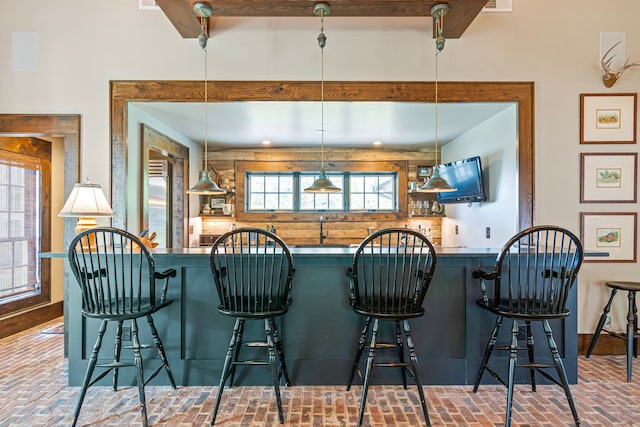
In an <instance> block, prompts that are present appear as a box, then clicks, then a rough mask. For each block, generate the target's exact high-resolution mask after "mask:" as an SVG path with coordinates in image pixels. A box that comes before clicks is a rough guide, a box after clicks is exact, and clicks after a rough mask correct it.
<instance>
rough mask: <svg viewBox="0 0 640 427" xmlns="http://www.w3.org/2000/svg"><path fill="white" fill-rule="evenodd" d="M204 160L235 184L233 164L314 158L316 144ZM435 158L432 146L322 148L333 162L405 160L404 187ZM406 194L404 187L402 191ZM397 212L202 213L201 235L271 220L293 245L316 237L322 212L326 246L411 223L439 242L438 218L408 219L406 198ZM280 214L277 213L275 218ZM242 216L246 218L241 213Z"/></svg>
mask: <svg viewBox="0 0 640 427" xmlns="http://www.w3.org/2000/svg"><path fill="white" fill-rule="evenodd" d="M208 155H209V163H210V164H211V165H212V166H213V168H214V169H215V170H216V171H217V173H218V177H217V179H218V181H219V182H221V181H224V180H228V181H229V182H231V183H232V185H234V183H235V182H236V181H242V180H241V179H238V180H237V179H236V173H237V170H236V166H235V165H236V162H237V161H240V160H242V161H259V162H265V161H272V162H283V161H318V159H319V158H320V147H315V148H305V149H295V150H292V149H278V148H270V149H251V150H239V149H234V150H221V151H215V150H214V151H212V150H211V149H209V153H208ZM434 160H435V153H434V151H433V149H425V150H389V149H345V148H331V149H326V148H325V163H331V162H332V161H333V162H338V161H339V162H345V161H347V162H350V161H353V162H363V161H367V162H372V161H377V162H396V161H401V162H404V164H406V165H407V166H406V168H407V170H406V171H405V172H406V173H403V176H406V179H404V181H405V182H400V183H399V184H400V185H401V186H404V188H405V189H406V188H407V187H408V183H409V182H411V181H415V180H416V173H417V169H418V166H429V165H431V164H433V162H434ZM239 193H242V194H243V192H240V191H239ZM403 194H405V195H406V191H405V192H403ZM430 197H431V198H433V197H434V196H430V195H420V198H423V199H424V198H430ZM242 203H243V201H242V200H236V201H235V204H236V205H241V204H242ZM400 205H401V206H402V207H401V211H400V212H399V213H398V215H393V218H386V219H384V220H378V219H373V215H370V214H369V215H368V214H367V213H361V214H353V215H337V214H335V213H326V214H323V213H318V214H317V215H312V216H311V217H308V218H305V219H302V220H298V219H296V220H291V219H289V218H284V219H283V220H280V219H279V215H277V214H275V215H272V216H271V217H270V218H269V219H263V218H260V219H258V220H257V221H247V220H245V221H240V220H239V219H240V218H237V217H234V218H229V217H223V216H219V217H216V216H213V217H203V233H204V234H213V235H217V234H221V233H223V232H225V231H227V230H228V229H229V228H230V227H231V224H233V223H235V224H236V226H237V227H241V226H256V227H266V226H267V225H271V224H273V225H274V226H275V227H276V230H277V234H278V235H279V236H281V237H282V238H283V239H284V240H285V241H286V242H287V243H289V244H292V245H295V244H313V243H318V242H319V239H320V227H319V225H320V223H319V218H320V216H323V220H324V221H323V225H324V227H323V228H324V234H325V235H326V236H327V237H326V239H325V243H326V244H357V243H360V241H362V239H364V238H365V237H366V236H367V235H368V233H369V230H370V229H381V228H386V227H404V226H408V227H412V228H418V227H420V228H421V229H430V231H431V237H432V240H433V241H434V242H435V243H440V241H441V234H440V233H441V231H440V230H441V227H440V224H441V219H442V218H441V217H415V218H410V217H409V216H408V215H407V206H408V203H407V200H404V201H401V203H400ZM280 217H282V216H280ZM243 218H246V216H243Z"/></svg>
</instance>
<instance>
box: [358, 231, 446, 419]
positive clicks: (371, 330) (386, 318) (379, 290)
mask: <svg viewBox="0 0 640 427" xmlns="http://www.w3.org/2000/svg"><path fill="white" fill-rule="evenodd" d="M435 267H436V253H435V249H434V247H433V245H432V244H431V242H430V241H429V240H428V239H427V238H426V237H425V236H424V235H422V234H420V233H418V232H416V231H414V230H411V229H408V228H387V229H383V230H379V231H377V232H375V233H373V234H372V235H371V236H369V237H367V238H366V239H365V240H363V241H362V243H360V246H359V247H358V249H357V250H356V253H355V255H354V258H353V267H352V268H349V269H348V275H349V277H350V286H349V291H350V297H349V302H350V304H351V306H352V307H353V310H354V311H355V312H356V313H357V314H358V315H359V316H362V317H363V318H364V327H363V329H362V332H361V334H360V338H359V340H358V343H357V347H356V352H355V357H354V359H353V366H352V369H351V373H350V375H349V381H348V384H347V390H349V389H350V388H351V384H352V382H353V377H354V376H355V373H356V371H357V370H358V365H359V362H360V359H361V356H362V353H363V351H364V349H365V348H368V349H369V352H368V356H367V364H366V371H365V375H364V383H363V389H362V399H361V401H360V413H359V415H358V426H360V425H361V424H362V419H363V416H364V409H365V404H366V400H367V392H368V390H369V383H370V379H371V373H372V371H373V368H374V367H395V368H400V372H401V375H402V384H403V386H404V388H405V389H406V388H407V380H406V373H407V372H408V373H409V375H410V377H412V378H413V380H414V381H415V384H416V386H417V388H418V393H419V395H420V403H421V405H422V411H423V413H424V418H425V421H426V423H427V425H431V421H430V420H429V413H428V411H427V403H426V400H425V397H424V390H423V389H422V380H421V379H420V373H419V370H418V356H417V355H416V352H415V348H414V344H413V338H412V336H411V328H410V326H409V319H413V318H417V317H421V316H423V315H424V313H425V310H424V308H423V307H422V303H423V301H424V298H425V296H426V294H427V290H428V289H429V285H430V283H431V279H432V278H433V273H434V270H435ZM380 321H383V322H392V323H393V325H394V326H395V342H392V343H384V342H379V341H378V333H379V323H380ZM372 323H373V327H371V324H372ZM405 343H406V346H407V350H408V352H409V361H408V362H407V361H406V360H405V357H404V345H405ZM387 349H393V350H395V351H396V354H397V360H395V361H376V356H377V354H376V351H378V350H387Z"/></svg>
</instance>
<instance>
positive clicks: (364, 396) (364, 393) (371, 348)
mask: <svg viewBox="0 0 640 427" xmlns="http://www.w3.org/2000/svg"><path fill="white" fill-rule="evenodd" d="M377 338H378V319H374V320H373V331H371V344H370V346H369V356H368V357H367V370H366V372H365V374H364V383H363V385H362V399H361V401H360V414H359V415H358V427H360V426H361V425H362V418H363V417H364V407H365V405H366V403H367V393H368V391H369V380H370V379H371V371H373V360H374V358H375V355H376V339H377Z"/></svg>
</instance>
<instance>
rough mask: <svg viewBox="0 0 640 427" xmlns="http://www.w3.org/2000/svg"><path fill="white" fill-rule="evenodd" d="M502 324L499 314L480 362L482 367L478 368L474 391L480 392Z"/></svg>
mask: <svg viewBox="0 0 640 427" xmlns="http://www.w3.org/2000/svg"><path fill="white" fill-rule="evenodd" d="M500 326H502V316H497V317H496V324H495V326H494V327H493V331H491V337H490V338H489V342H487V346H486V347H485V349H484V354H483V356H482V362H481V363H480V368H479V369H478V374H477V375H476V382H475V383H474V384H473V392H474V393H477V392H478V387H479V386H480V380H481V379H482V375H483V374H484V371H485V369H487V363H489V358H490V357H491V353H493V349H494V347H495V346H496V340H497V338H498V332H499V331H500Z"/></svg>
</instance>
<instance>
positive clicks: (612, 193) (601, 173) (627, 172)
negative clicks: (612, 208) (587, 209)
mask: <svg viewBox="0 0 640 427" xmlns="http://www.w3.org/2000/svg"><path fill="white" fill-rule="evenodd" d="M637 182H638V153H581V154H580V203H635V202H636V201H637Z"/></svg>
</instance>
